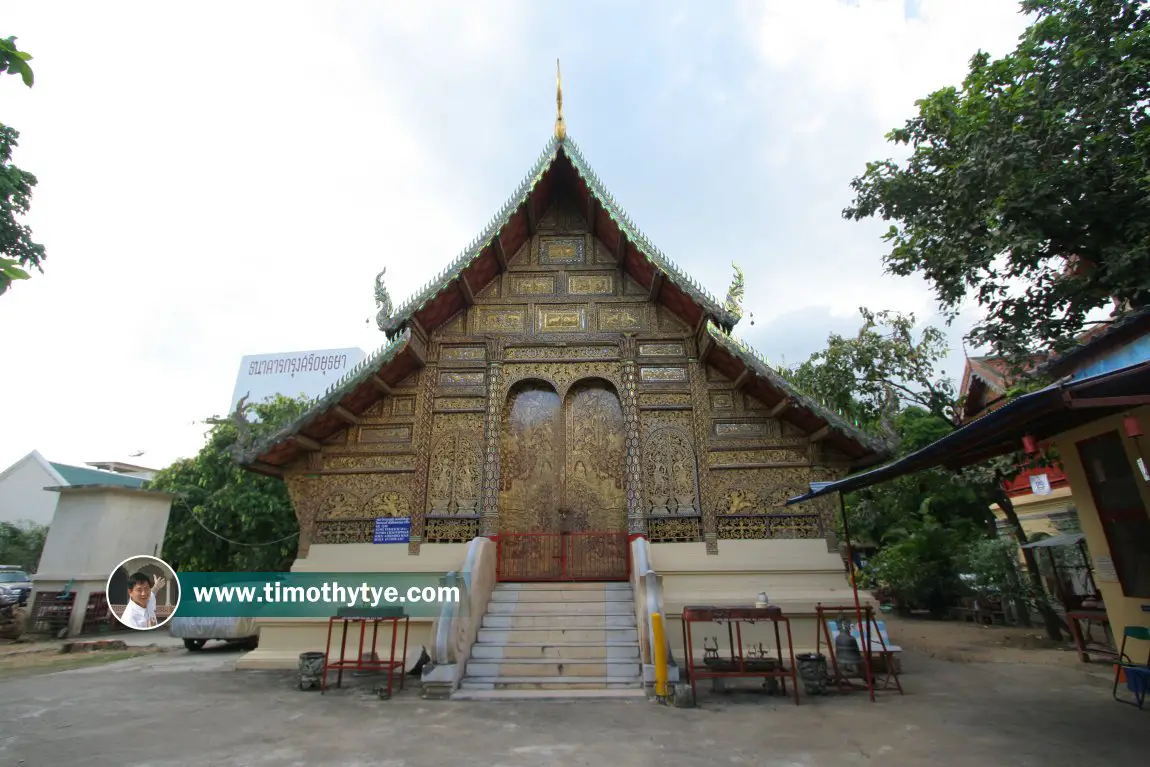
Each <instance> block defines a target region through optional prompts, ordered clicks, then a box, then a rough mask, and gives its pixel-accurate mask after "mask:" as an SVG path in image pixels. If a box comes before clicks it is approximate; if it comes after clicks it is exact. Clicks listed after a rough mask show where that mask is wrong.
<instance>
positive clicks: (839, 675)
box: [815, 603, 904, 701]
mask: <svg viewBox="0 0 1150 767" xmlns="http://www.w3.org/2000/svg"><path fill="white" fill-rule="evenodd" d="M850 609H851V608H850V607H849V606H843V605H835V606H833V607H824V606H823V605H822V603H819V604H817V605H815V619H816V620H817V621H818V628H817V629H816V632H815V652H816V653H818V652H821V648H822V642H823V640H824V639H825V640H826V643H827V656H828V658H829V660H830V664H829V665H830V669H831V674H830V677H831V679H830V682H831V684H833V685H835V686H836V687H837V688H838V689H839V690H841V691H842V692H850V691H851V690H867V691H869V692H870V695H871V700H872V701H873V700H874V692H875V690H889V689H891V684H892V683H893V685H894V689H896V690H898V694H899V695H903V694H904V693H903V690H902V682H901V681H900V680H899V678H898V675H899V672H898V669H897V668H896V664H895V659H894V653H893V652H892V651H891V650H890V649H888V648H887V646H886V639H884V638H883V635H882V632H881V631H879V630H878V622H877V621H876V620H875V617H874V608H873V607H871V606H870V605H867V606H866V607H862V608H859V610H860V612H861V613H862V615H863V616H864V618H863V620H864V621H865V622H864V623H861V624H859V638H860V639H861V641H860V644H861V645H862V647H860V648H859V649H860V651H861V652H862V656H863V661H864V662H863V668H864V679H865V680H866V684H865V685H860V684H859V683H858V682H857V681H855V680H856V679H857V678H858V676H857V674H856V675H851V674H846V673H844V672H843V670H842V669H841V668H839V663H838V659H837V658H835V643H834V638H833V637H832V636H831V628H830V626H829V625H828V624H827V619H828V618H827V616H828V614H829V615H839V614H845V613H846V612H847V611H848V610H850ZM872 628H873V633H872ZM840 630H841V627H840ZM876 636H877V638H878V641H877V644H878V649H877V652H878V654H879V655H880V656H882V660H883V668H884V670H885V671H886V676H885V677H883V679H882V686H881V687H880V686H878V683H877V682H876V679H875V673H874V653H875V652H876V650H875V648H874V643H875V637H876Z"/></svg>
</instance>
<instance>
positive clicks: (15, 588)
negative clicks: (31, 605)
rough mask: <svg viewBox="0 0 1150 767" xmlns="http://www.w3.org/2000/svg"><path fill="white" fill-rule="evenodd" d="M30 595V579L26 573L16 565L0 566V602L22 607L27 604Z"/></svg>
mask: <svg viewBox="0 0 1150 767" xmlns="http://www.w3.org/2000/svg"><path fill="white" fill-rule="evenodd" d="M31 593H32V579H31V578H29V577H28V573H26V572H24V570H23V569H22V568H20V567H17V566H16V565H0V601H5V602H11V603H14V604H17V605H20V606H21V607H23V606H25V605H27V604H28V595H29V594H31Z"/></svg>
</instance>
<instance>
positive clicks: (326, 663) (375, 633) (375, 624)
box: [319, 611, 409, 700]
mask: <svg viewBox="0 0 1150 767" xmlns="http://www.w3.org/2000/svg"><path fill="white" fill-rule="evenodd" d="M400 621H403V654H402V655H401V656H400V659H399V660H396V659H395V646H396V640H397V639H398V637H399V622H400ZM336 623H342V624H343V636H342V638H341V640H340V645H339V660H337V661H333V660H332V659H331V635H332V631H333V629H334V628H335V624H336ZM349 623H354V624H357V625H358V626H359V652H358V653H356V656H355V659H354V660H348V659H347V627H348V624H349ZM381 623H390V624H391V653H390V655H389V656H388V658H387V660H378V659H377V658H378V656H377V654H376V644H377V642H378V639H379V624H381ZM368 624H371V653H370V655H368V660H364V657H363V645H364V641H365V639H366V636H367V626H368ZM408 628H409V627H408V617H407V615H405V614H403V613H402V611H398V612H395V613H391V614H387V615H380V614H374V615H373V614H359V615H353V614H346V615H337V616H336V617H334V618H329V619H328V622H327V644H326V645H325V646H324V660H323V673H322V679H321V681H320V688H319V689H320V694H323V693H324V692H326V691H327V675H328V672H330V671H337V672H338V675H337V676H336V680H335V686H336V687H341V686H342V685H343V672H344V670H345V669H350V670H352V671H376V672H383V673H386V674H387V690H386V693H385V691H384V689H383V688H382V687H381V688H380V689H379V697H380V699H381V700H382V699H385V698H390V697H391V686H392V678H393V677H394V675H395V669H397V668H398V669H399V689H400V690H402V689H403V683H404V673H403V670H404V668H403V667H404V663H405V660H406V658H407V633H408Z"/></svg>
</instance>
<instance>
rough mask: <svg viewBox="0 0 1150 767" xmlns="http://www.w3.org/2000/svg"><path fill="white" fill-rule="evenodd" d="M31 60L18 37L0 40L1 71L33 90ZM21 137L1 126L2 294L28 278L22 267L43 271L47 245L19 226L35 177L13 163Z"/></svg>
mask: <svg viewBox="0 0 1150 767" xmlns="http://www.w3.org/2000/svg"><path fill="white" fill-rule="evenodd" d="M31 58H32V57H31V56H30V55H28V54H27V53H25V52H24V51H21V50H19V49H18V48H17V47H16V38H15V37H8V38H5V39H0V71H3V72H7V73H8V74H12V75H20V77H21V78H22V79H23V81H24V84H25V85H27V86H28V87H29V88H31V87H32V82H33V76H32V68H31V67H30V66H29V65H28V61H29V60H30V59H31ZM19 138H20V134H19V133H18V132H17V131H16V130H15V129H14V128H11V127H9V126H7V125H4V124H3V123H0V295H3V294H4V293H6V292H7V291H8V288H9V287H11V285H12V281H13V280H26V279H28V272H27V271H25V270H24V268H23V267H26V266H28V265H32V266H34V267H36V268H37V269H40V270H41V271H43V270H42V269H41V267H40V262H42V261H43V260H44V257H45V256H44V246H43V245H40V244H39V243H36V242H34V241H33V240H32V230H31V229H29V228H28V227H27V226H26V225H25V224H22V223H20V221H19V218H18V217H20V216H24V215H26V214H27V213H28V208H29V206H30V204H31V201H32V188H33V187H34V186H36V177H35V176H33V175H32V174H31V173H28V172H27V171H24V170H21V169H20V168H17V167H16V166H15V165H13V164H12V150H13V149H15V148H16V142H17V139H19Z"/></svg>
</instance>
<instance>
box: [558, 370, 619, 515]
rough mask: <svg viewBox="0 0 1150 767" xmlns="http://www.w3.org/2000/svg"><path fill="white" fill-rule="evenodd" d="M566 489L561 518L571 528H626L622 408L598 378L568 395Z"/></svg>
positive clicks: (613, 394) (576, 387)
mask: <svg viewBox="0 0 1150 767" xmlns="http://www.w3.org/2000/svg"><path fill="white" fill-rule="evenodd" d="M565 410H566V424H565V425H566V428H565V430H564V431H565V434H564V438H565V439H564V443H565V445H564V447H565V451H564V452H565V453H566V462H565V463H566V467H565V468H566V488H565V492H564V504H563V508H562V509H561V511H560V522H561V524H562V526H563V529H564V530H565V531H567V532H582V531H588V530H594V531H597V532H625V531H626V530H627V496H626V489H625V486H624V469H625V451H626V447H625V445H624V423H623V407H622V403H620V401H619V397H618V396H617V395H616V394H615V392H613V391H611V390H610V389H609V388H607V387H605V386H604V385H603V384H602V383H601V382H598V381H586V382H580V383H578V384H576V385H575V386H574V387H573V388H572V389H571V391H570V393H569V394H568V395H567V403H566V408H565Z"/></svg>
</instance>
